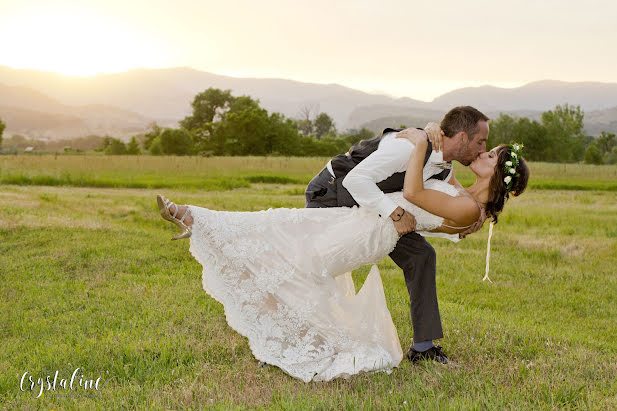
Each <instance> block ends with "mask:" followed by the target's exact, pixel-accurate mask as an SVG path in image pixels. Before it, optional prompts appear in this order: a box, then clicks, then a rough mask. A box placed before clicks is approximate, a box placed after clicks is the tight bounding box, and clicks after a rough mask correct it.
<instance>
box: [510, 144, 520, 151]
mask: <svg viewBox="0 0 617 411" xmlns="http://www.w3.org/2000/svg"><path fill="white" fill-rule="evenodd" d="M512 148H513V149H514V151H518V150H519V148H520V147H519V145H518V144H515V145H513V146H512Z"/></svg>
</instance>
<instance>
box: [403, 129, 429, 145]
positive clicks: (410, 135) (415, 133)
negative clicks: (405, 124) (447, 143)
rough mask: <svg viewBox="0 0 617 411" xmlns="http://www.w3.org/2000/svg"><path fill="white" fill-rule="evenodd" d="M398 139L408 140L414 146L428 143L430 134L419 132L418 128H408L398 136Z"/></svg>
mask: <svg viewBox="0 0 617 411" xmlns="http://www.w3.org/2000/svg"><path fill="white" fill-rule="evenodd" d="M396 138H406V139H407V140H409V141H411V142H412V143H413V144H421V143H426V142H427V141H428V140H427V139H428V133H427V132H426V131H424V130H418V129H417V128H406V129H405V130H402V131H399V132H398V133H397V134H396Z"/></svg>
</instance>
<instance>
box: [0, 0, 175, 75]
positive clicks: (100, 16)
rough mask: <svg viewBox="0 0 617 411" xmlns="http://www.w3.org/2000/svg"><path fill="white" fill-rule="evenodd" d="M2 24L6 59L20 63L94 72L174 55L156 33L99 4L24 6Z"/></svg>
mask: <svg viewBox="0 0 617 411" xmlns="http://www.w3.org/2000/svg"><path fill="white" fill-rule="evenodd" d="M11 17H12V18H11V19H10V20H9V22H8V24H6V23H5V24H4V25H3V26H2V28H1V29H0V30H2V32H4V33H7V34H8V33H12V34H11V35H10V36H8V37H5V36H4V35H3V36H2V37H3V38H13V41H6V42H3V43H4V44H3V47H2V53H3V59H6V60H8V61H10V65H11V66H12V67H15V68H34V69H40V70H45V71H53V72H57V73H61V74H66V75H76V76H90V75H95V74H98V73H111V72H121V71H126V70H129V69H132V68H137V67H144V66H149V67H154V66H165V64H166V62H169V61H170V60H171V58H172V56H171V55H170V53H168V52H167V50H166V46H165V44H164V43H163V42H162V41H158V42H157V41H156V36H155V35H153V33H146V32H143V31H140V30H139V29H138V28H131V27H129V26H127V25H125V24H124V23H123V22H122V21H118V20H114V19H113V17H110V16H108V15H106V14H104V13H97V12H96V11H95V10H84V9H80V8H77V7H74V8H71V9H58V8H57V7H53V8H52V7H49V8H37V9H36V10H23V9H22V10H18V11H17V12H14V14H13V16H11Z"/></svg>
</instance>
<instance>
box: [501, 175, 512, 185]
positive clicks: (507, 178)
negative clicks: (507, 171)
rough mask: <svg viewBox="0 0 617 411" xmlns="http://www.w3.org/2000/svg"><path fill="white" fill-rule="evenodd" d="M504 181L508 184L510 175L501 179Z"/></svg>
mask: <svg viewBox="0 0 617 411" xmlns="http://www.w3.org/2000/svg"><path fill="white" fill-rule="evenodd" d="M503 181H504V183H506V184H508V183H509V182H510V181H512V177H510V176H507V177H506V178H504V179H503Z"/></svg>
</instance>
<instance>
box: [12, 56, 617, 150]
mask: <svg viewBox="0 0 617 411" xmlns="http://www.w3.org/2000/svg"><path fill="white" fill-rule="evenodd" d="M208 87H217V88H221V89H231V90H232V93H233V94H234V95H236V96H238V95H250V96H251V97H253V98H257V99H259V100H260V101H261V104H262V106H263V107H264V108H266V109H268V110H269V111H277V112H280V113H283V114H285V115H286V116H288V117H292V118H298V117H299V114H300V111H301V109H302V108H303V107H306V106H313V107H315V106H318V108H319V111H320V112H325V113H328V114H329V115H330V116H332V117H333V118H334V120H335V124H336V127H337V128H338V129H339V130H345V129H348V128H360V127H361V126H363V125H369V126H370V127H371V128H380V127H381V125H383V124H386V125H388V126H392V125H394V126H397V125H400V124H407V125H412V124H416V123H417V124H423V123H425V122H426V121H427V120H432V121H439V120H440V119H441V117H442V116H443V114H444V113H445V112H446V111H447V110H448V109H449V108H451V107H453V106H456V105H473V106H475V107H477V108H478V109H480V110H482V111H483V112H486V113H488V114H489V115H490V116H491V117H493V118H494V117H496V116H497V115H498V113H499V112H508V113H511V114H514V115H517V116H532V117H535V118H538V117H539V115H540V114H541V112H542V111H546V110H549V109H552V108H554V106H555V105H557V104H564V103H569V104H573V105H577V104H578V105H581V107H582V108H583V110H585V114H586V115H585V126H586V128H587V130H588V131H589V133H591V134H599V132H600V131H602V130H607V131H613V132H617V112H616V111H617V110H615V107H617V84H612V83H594V82H581V83H566V82H560V81H552V80H546V81H538V82H533V83H529V84H527V85H525V86H522V87H518V88H513V89H506V88H499V87H492V86H483V87H470V88H462V89H459V90H454V91H452V92H449V93H446V94H444V95H442V96H439V97H437V98H436V99H435V100H433V101H432V102H423V101H419V100H414V99H411V98H393V97H390V96H386V95H376V94H370V93H365V92H362V91H359V90H354V89H351V88H348V87H343V86H340V85H337V84H312V83H303V82H299V81H293V80H284V79H257V78H235V77H229V76H221V75H216V74H212V73H207V72H203V71H198V70H194V69H191V68H171V69H156V70H154V69H137V70H131V71H128V72H125V73H117V74H105V75H98V76H94V77H87V78H80V77H67V76H62V75H59V74H55V73H48V72H44V71H38V70H21V69H12V68H9V67H3V66H0V106H1V108H0V118H2V119H3V120H4V121H5V122H6V123H7V131H6V132H5V133H6V134H7V135H9V133H11V132H18V133H25V134H29V135H30V136H36V135H39V136H48V137H50V138H54V137H57V138H59V137H69V136H79V135H83V134H82V133H84V132H85V131H86V130H89V131H88V133H97V134H110V135H115V136H119V137H127V136H128V135H130V134H131V133H137V132H139V131H143V130H145V129H146V127H147V125H148V124H149V123H151V122H152V121H157V122H158V124H159V125H163V126H176V125H177V121H178V120H181V119H182V118H184V117H185V116H186V115H188V114H190V113H191V106H190V103H191V101H192V100H193V98H194V96H195V95H196V94H197V93H199V92H201V91H203V90H205V89H207V88H208ZM54 116H56V117H55V118H54ZM95 130H96V131H95Z"/></svg>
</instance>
